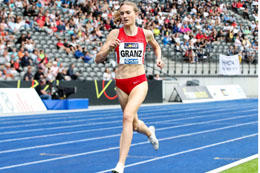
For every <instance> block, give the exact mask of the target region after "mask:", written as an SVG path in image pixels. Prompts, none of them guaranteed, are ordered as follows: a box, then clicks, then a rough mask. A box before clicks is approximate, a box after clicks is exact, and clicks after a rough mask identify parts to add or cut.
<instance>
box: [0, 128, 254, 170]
mask: <svg viewBox="0 0 260 173" xmlns="http://www.w3.org/2000/svg"><path fill="white" fill-rule="evenodd" d="M256 135H257V133H255V134H251V135H247V136H242V137H239V138H233V139H230V140H226V141H223V142H218V143H214V144H210V145H205V146H202V147H198V148H194V149H189V150H185V151H181V152H178V153H173V154H170V155H166V156H161V157H156V158H153V159H149V160H145V161H142V162H137V163H134V164H130V165H126V167H131V166H135V165H140V164H143V163H148V162H151V161H155V160H159V159H164V158H168V157H173V156H176V155H180V154H184V153H188V152H192V151H197V150H202V149H205V148H209V147H213V146H217V145H221V144H225V143H229V142H233V141H238V140H242V139H245V138H249V137H254V136H256ZM144 143H148V142H142V143H139V145H141V144H144ZM136 145H138V143H136V144H135V146H136ZM118 148H119V147H110V148H106V149H101V150H95V151H89V152H85V153H78V154H73V155H67V156H62V157H56V158H52V159H46V160H38V161H33V162H27V163H22V164H16V165H9V166H4V167H0V170H5V169H11V168H17V167H22V166H28V165H35V164H39V163H46V162H51V161H56V160H62V159H68V158H73V157H79V156H84V155H89V154H94V153H99V152H105V151H111V150H116V149H118ZM107 171H111V169H110V170H104V171H101V172H107Z"/></svg>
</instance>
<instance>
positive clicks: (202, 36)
mask: <svg viewBox="0 0 260 173" xmlns="http://www.w3.org/2000/svg"><path fill="white" fill-rule="evenodd" d="M0 3H1V4H2V3H3V4H5V5H1V7H0V8H1V10H0V79H15V76H19V74H23V76H22V77H23V80H29V81H30V80H34V79H35V80H39V79H41V78H45V79H47V81H53V80H55V79H59V80H76V79H78V77H79V75H80V74H79V73H77V72H76V71H75V70H74V68H75V64H73V63H72V64H71V65H70V66H69V68H67V67H64V66H63V63H62V62H61V61H60V58H61V57H49V56H48V54H47V53H46V52H45V50H44V49H38V48H37V46H36V44H37V43H36V42H35V40H33V39H32V35H31V32H27V31H33V32H45V33H46V35H49V36H53V37H56V38H57V42H55V45H56V49H61V51H64V52H66V54H67V55H69V54H71V55H73V56H74V58H76V59H81V60H82V61H84V62H85V63H89V64H91V63H93V62H94V58H95V55H96V53H97V52H98V50H99V48H100V47H101V46H102V44H103V42H104V39H105V37H106V34H107V33H108V32H109V31H110V30H111V29H114V28H118V27H120V26H121V24H120V23H116V22H114V20H113V14H114V12H115V11H116V10H117V9H118V8H119V4H120V2H119V1H118V0H113V1H111V0H107V1H96V0H88V1H85V0H0ZM257 4H258V0H238V1H237V0H235V1H233V3H232V4H228V3H225V1H220V0H204V1H199V0H189V1H188V0H161V1H153V0H146V1H139V2H138V7H139V8H140V14H139V16H138V19H137V25H138V26H140V27H143V28H146V29H150V30H152V31H153V33H154V35H155V38H156V39H157V40H158V42H159V43H161V44H162V45H164V46H166V45H171V47H173V50H174V51H175V52H180V53H181V54H182V55H183V57H184V58H186V59H188V61H189V62H190V63H194V62H197V61H199V60H200V59H203V58H205V57H206V58H208V57H209V52H210V50H211V49H212V45H213V44H221V43H223V42H225V43H231V44H230V46H231V47H230V49H229V51H228V55H232V54H240V55H241V56H242V57H243V59H245V60H247V61H248V62H253V61H254V57H255V53H256V52H257V51H258V39H257V34H258V18H257V14H258V11H257V8H258V7H257ZM238 8H239V9H240V10H242V12H243V13H242V15H241V16H242V17H244V19H243V20H247V21H248V23H247V24H246V25H242V24H241V23H238V22H237V19H236V17H235V16H234V14H233V12H231V10H233V11H235V12H237V11H238ZM249 9H250V10H252V9H253V11H252V16H253V21H252V22H249V20H248V19H249V17H250V14H251V11H249ZM250 20H252V19H250ZM21 31H26V32H23V34H21V36H20V34H19V33H20V32H21ZM64 35H65V36H66V37H64ZM18 36H19V37H18ZM249 36H252V37H253V39H249ZM88 45H95V46H92V47H91V48H88ZM112 64H113V62H112ZM35 67H37V71H36V73H34V74H33V72H32V69H34V68H35Z"/></svg>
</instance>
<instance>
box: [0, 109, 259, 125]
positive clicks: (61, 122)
mask: <svg viewBox="0 0 260 173" xmlns="http://www.w3.org/2000/svg"><path fill="white" fill-rule="evenodd" d="M252 108H253V107H252ZM225 110H226V109H225V108H223V109H214V110H205V111H200V113H217V112H222V111H225ZM248 110H250V111H253V110H257V109H250V108H246V109H245V110H244V111H248ZM193 111H195V112H197V110H193ZM232 111H235V112H236V111H237V108H232V109H229V112H232ZM240 111H241V109H240ZM186 112H187V113H190V112H192V111H189V110H185V111H180V112H178V114H181V115H185V113H186ZM160 113H161V111H160ZM173 113H177V112H176V111H167V112H166V113H165V115H166V116H165V115H164V116H162V115H158V116H152V117H151V116H149V115H154V114H156V111H154V112H150V113H144V114H142V116H140V118H141V119H152V118H162V117H163V118H167V117H172V116H173V115H175V114H173ZM169 114H170V115H169ZM143 115H145V117H144V116H143ZM146 116H148V117H146ZM113 118H120V119H121V118H122V115H121V116H109V117H105V118H102V117H99V118H94V119H81V120H79V119H76V120H68V119H66V118H65V119H66V120H65V121H51V122H41V123H39V121H37V123H31V124H21V125H17V124H16V125H9V126H3V127H0V129H10V128H11V129H12V128H18V127H33V126H39V125H54V124H66V123H79V122H88V121H95V120H105V119H113ZM100 123H102V122H100ZM18 124H19V123H18Z"/></svg>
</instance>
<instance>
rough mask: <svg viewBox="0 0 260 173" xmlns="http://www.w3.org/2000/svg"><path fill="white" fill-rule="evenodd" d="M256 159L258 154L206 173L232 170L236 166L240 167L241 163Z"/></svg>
mask: <svg viewBox="0 0 260 173" xmlns="http://www.w3.org/2000/svg"><path fill="white" fill-rule="evenodd" d="M256 158H258V154H255V155H253V156H250V157H247V158H244V159H241V160H238V161H236V162H233V163H230V164H228V165H225V166H222V167H220V168H217V169H214V170H211V171H208V172H207V173H219V172H222V171H225V170H227V169H230V168H233V167H235V166H237V165H240V164H242V163H245V162H247V161H250V160H253V159H256Z"/></svg>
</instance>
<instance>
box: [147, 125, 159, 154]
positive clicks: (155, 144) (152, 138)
mask: <svg viewBox="0 0 260 173" xmlns="http://www.w3.org/2000/svg"><path fill="white" fill-rule="evenodd" d="M149 130H150V132H151V133H152V134H151V136H150V137H148V140H149V142H150V143H151V144H152V145H153V148H154V149H155V150H158V149H159V141H158V139H157V138H156V136H155V127H154V126H150V127H149Z"/></svg>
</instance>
